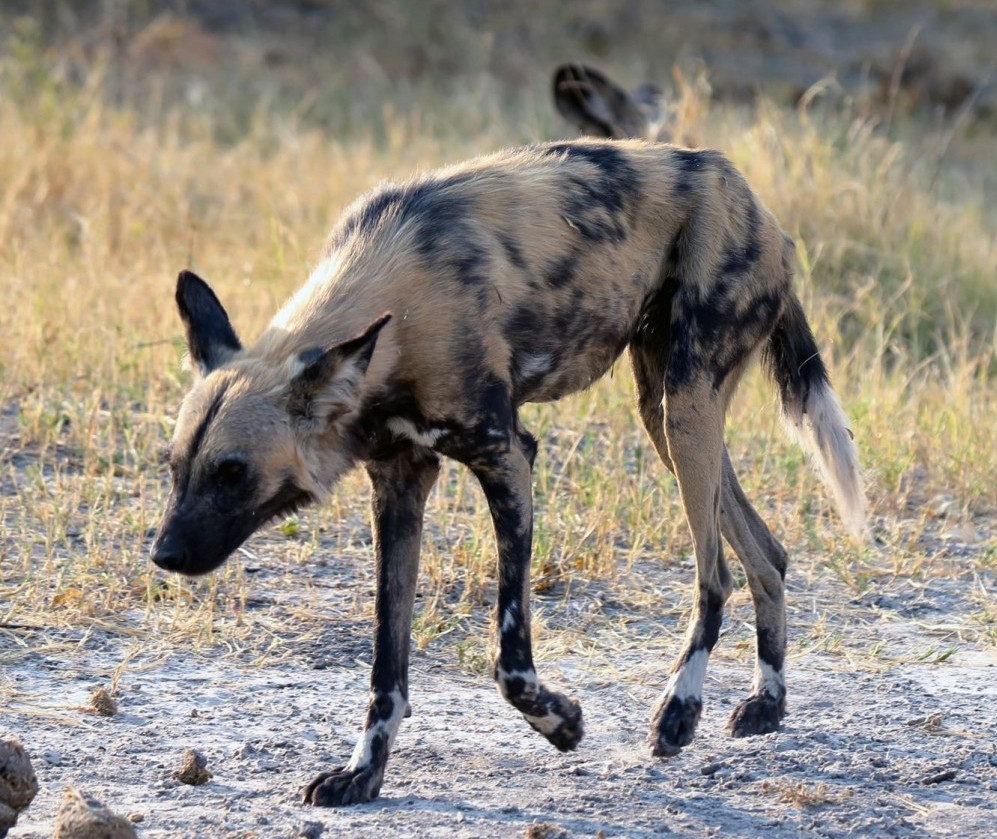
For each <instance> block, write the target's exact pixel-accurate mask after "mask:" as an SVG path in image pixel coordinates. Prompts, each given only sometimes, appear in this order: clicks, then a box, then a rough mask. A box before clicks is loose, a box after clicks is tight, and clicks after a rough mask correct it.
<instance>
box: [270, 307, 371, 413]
mask: <svg viewBox="0 0 997 839" xmlns="http://www.w3.org/2000/svg"><path fill="white" fill-rule="evenodd" d="M389 320H391V313H390V312H385V313H384V314H383V315H381V316H380V317H379V318H378V319H377V320H375V321H374V322H373V323H372V324H371V325H370V326H368V327H367V328H366V329H365V330H364V331H363V332H362V333H361V334H360V335H358V336H357V337H355V338H350V339H349V340H348V341H343V342H342V343H341V344H335V345H334V346H331V347H327V348H325V349H322V348H321V347H315V348H313V349H310V350H305V351H304V352H303V353H301V354H300V355H299V356H298V358H297V365H296V366H297V372H296V373H295V375H294V377H293V378H292V379H291V382H290V384H289V385H288V389H287V410H288V413H290V414H291V416H292V417H294V418H295V419H298V420H318V421H320V422H328V421H330V420H332V419H334V418H335V417H337V416H340V415H341V414H344V413H346V412H347V411H349V410H351V409H353V408H356V407H357V406H358V401H359V395H360V386H361V385H362V384H363V380H364V377H365V376H366V375H367V367H368V366H369V365H370V360H371V358H372V356H373V355H374V346H375V345H376V344H377V336H378V335H379V334H380V332H381V330H382V329H383V328H384V326H385V325H386V324H387V323H388V321H389Z"/></svg>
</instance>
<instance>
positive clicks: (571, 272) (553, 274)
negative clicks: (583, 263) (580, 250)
mask: <svg viewBox="0 0 997 839" xmlns="http://www.w3.org/2000/svg"><path fill="white" fill-rule="evenodd" d="M577 268H578V254H577V253H569V254H565V255H564V256H559V257H557V258H556V259H552V260H551V261H550V262H548V263H547V265H546V267H545V269H544V279H545V280H547V282H548V283H549V284H550V285H551V286H553V287H554V288H563V287H564V286H566V285H568V283H570V282H571V281H572V280H573V279H574V278H575V271H576V269H577Z"/></svg>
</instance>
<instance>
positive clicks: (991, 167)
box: [0, 0, 997, 634]
mask: <svg viewBox="0 0 997 839" xmlns="http://www.w3.org/2000/svg"><path fill="white" fill-rule="evenodd" d="M995 43H997V4H995V3H994V2H993V0H982V1H981V0H976V2H970V0H934V2H931V1H930V0H842V2H835V3H825V2H818V0H789V2H776V1H775V0H753V2H741V0H716V2H710V3H703V2H695V1H694V0H673V1H672V2H667V3H664V2H656V1H655V0H619V2H607V0H575V1H574V2H570V3H569V2H554V0H505V2H498V0H491V1H490V0H467V2H461V3H450V2H443V0H423V2H419V3H414V2H408V0H372V1H371V2H347V0H328V2H321V0H313V2H303V1H300V0H299V2H280V1H279V0H278V1H276V2H263V0H215V1H213V2H212V1H209V0H205V2H193V0H190V1H189V2H182V0H134V2H123V0H92V1H90V0H79V2H68V0H64V1H63V2H53V1H52V0H42V2H29V0H6V2H4V3H2V4H0V296H2V299H3V306H2V307H0V554H2V556H0V618H4V617H5V616H6V618H7V619H14V618H22V619H23V618H24V616H25V615H30V614H35V613H37V612H38V610H44V611H49V612H52V613H53V614H55V613H57V614H59V615H62V616H63V618H64V619H65V620H67V621H76V620H85V621H93V620H94V619H95V617H101V616H103V619H106V620H109V621H113V620H120V619H122V616H123V615H125V614H127V613H129V610H135V609H136V608H138V609H139V611H142V610H145V614H146V617H148V613H149V612H148V610H150V609H152V608H153V604H154V603H156V602H159V601H160V600H162V599H163V598H167V597H168V596H171V597H174V596H175V597H178V598H179V597H180V595H179V594H178V592H180V591H181V588H180V583H179V582H176V581H175V580H173V579H171V581H170V582H169V584H165V583H163V582H162V581H161V580H159V579H158V578H157V577H156V576H155V574H154V572H152V571H151V570H150V569H149V568H148V564H147V562H146V561H145V559H144V556H145V550H146V546H147V544H148V541H149V538H150V533H151V530H152V528H153V527H154V525H155V523H156V520H157V518H158V515H159V513H160V510H161V505H162V501H163V497H164V494H165V488H166V475H165V473H164V471H163V470H162V469H161V468H159V467H158V466H157V455H158V452H159V450H160V448H161V446H162V445H163V443H164V442H165V440H166V439H167V438H168V436H169V434H170V428H171V423H172V417H173V416H174V414H175V409H176V405H177V402H178V401H179V399H180V398H181V396H182V393H183V392H184V389H185V387H186V385H187V383H188V381H189V380H188V374H187V373H186V372H183V371H182V370H181V369H180V364H179V362H180V358H181V356H182V353H183V346H182V340H181V328H180V324H179V322H178V320H177V317H176V314H175V311H174V305H173V299H172V292H173V282H174V278H175V276H176V273H177V271H178V270H179V269H181V268H184V267H188V266H189V267H193V268H195V269H196V270H198V271H199V272H201V273H202V274H203V275H204V276H206V277H207V278H208V279H209V281H211V283H212V285H213V286H214V287H215V288H216V289H217V290H218V292H219V296H220V297H221V299H222V301H223V302H224V303H225V304H226V306H227V307H228V308H229V310H230V313H231V314H232V317H233V322H234V323H235V325H236V327H237V329H238V330H239V331H240V332H241V333H242V334H243V335H244V337H246V338H250V339H251V338H252V337H253V336H254V335H255V334H256V333H257V331H258V330H259V329H260V328H262V327H263V326H264V325H265V324H266V322H267V320H268V319H269V318H270V316H271V315H272V313H273V312H274V311H275V309H276V307H277V306H278V305H279V303H280V302H281V301H282V300H283V299H284V298H285V297H286V296H287V295H288V294H289V293H290V292H291V291H292V290H293V289H294V288H296V287H297V286H298V285H299V284H300V283H301V282H302V281H303V279H304V278H305V277H306V276H307V274H308V272H309V270H310V268H311V266H312V264H313V261H314V259H315V257H316V256H317V254H318V252H319V249H320V247H321V244H322V242H323V239H324V236H325V233H326V231H327V230H328V229H329V228H330V226H331V225H332V223H333V222H334V220H335V219H336V217H337V216H338V214H339V212H340V211H341V209H342V208H343V207H344V206H346V205H347V204H349V203H350V202H351V201H352V200H353V199H354V198H355V197H356V196H357V195H358V194H359V193H361V192H363V191H364V190H366V189H368V188H370V187H371V186H372V185H374V184H375V183H377V182H378V181H380V180H382V179H384V178H399V177H405V176H407V175H409V174H410V173H411V172H413V171H414V170H415V169H418V168H424V167H431V166H435V165H439V164H442V163H445V162H452V161H454V160H456V159H460V158H463V157H468V156H471V155H474V154H480V153H486V152H490V151H493V150H495V149H497V148H500V147H503V146H507V145H511V144H515V143H521V142H533V141H538V140H544V139H551V138H554V137H559V136H570V135H572V134H573V130H572V129H571V127H570V126H567V125H566V124H564V123H563V122H562V121H561V120H560V119H559V117H558V116H557V115H556V114H555V112H554V109H553V106H552V103H551V91H550V76H551V73H552V71H553V69H554V67H555V66H556V65H557V64H559V63H560V62H563V61H585V62H588V63H590V64H592V65H594V66H597V67H599V68H601V69H602V70H604V71H605V72H607V73H609V74H610V75H611V76H612V77H613V78H614V79H616V80H618V81H619V82H620V83H622V84H624V85H625V86H627V87H635V86H636V85H638V84H639V83H641V82H645V81H650V82H653V83H654V84H656V85H658V86H659V87H660V88H661V89H662V91H663V95H664V97H665V100H666V102H667V106H668V113H669V117H670V120H671V124H672V125H673V127H674V130H675V135H676V137H677V139H678V140H680V141H681V142H685V143H689V144H695V145H709V146H714V147H717V148H720V149H722V150H723V151H725V152H726V153H727V154H728V155H729V156H730V157H731V158H732V159H733V160H734V162H735V163H736V164H737V165H738V166H739V167H740V168H741V169H742V170H743V171H744V172H745V174H746V176H747V177H748V180H749V181H750V182H751V183H752V184H753V186H754V187H755V188H756V190H757V191H758V192H759V193H760V194H761V195H762V197H763V199H764V200H765V202H766V203H767V204H768V205H769V206H770V207H771V209H772V210H773V211H774V212H775V214H776V215H777V216H778V217H779V219H780V220H781V222H782V224H783V226H784V227H785V228H786V229H787V230H788V231H789V232H790V233H791V234H792V235H793V236H794V237H796V239H797V242H798V255H799V266H800V271H799V279H798V284H799V288H800V291H801V294H802V295H803V297H804V300H805V303H806V306H807V309H808V312H809V313H810V315H811V318H812V320H813V321H814V324H815V328H816V331H817V333H818V335H819V336H820V341H821V346H822V351H824V352H825V353H826V355H827V357H828V359H829V362H830V364H831V366H832V370H833V374H834V379H835V383H836V386H837V388H838V390H839V392H840V393H841V394H842V397H843V400H844V402H845V403H846V407H847V410H848V412H849V414H850V416H851V417H852V420H853V424H854V429H855V433H856V439H857V440H858V442H859V445H860V447H861V450H862V457H863V461H864V463H865V464H866V468H867V471H868V476H869V488H870V496H871V499H872V504H873V509H874V513H875V522H876V526H877V529H878V530H879V531H880V533H881V535H883V537H884V538H885V539H887V540H888V542H889V543H890V545H891V548H892V550H891V551H890V552H889V554H888V557H889V558H888V559H887V560H884V562H886V566H880V565H875V564H874V565H862V563H861V562H858V561H857V560H856V556H855V554H854V552H853V551H852V550H851V549H850V548H848V547H847V546H845V545H843V544H842V543H841V540H840V531H839V529H838V528H837V527H836V525H835V523H834V520H833V517H829V516H828V515H827V505H826V503H825V502H824V500H823V499H824V495H823V492H822V491H821V490H820V489H819V488H818V487H817V485H816V481H815V480H814V478H813V476H812V475H811V474H810V471H809V469H808V468H806V466H805V464H804V463H803V460H802V457H801V455H800V454H799V452H798V451H797V450H796V449H795V447H794V446H793V445H792V444H790V443H788V442H787V441H786V440H785V439H784V436H783V435H782V434H781V432H780V430H779V427H778V420H777V410H776V408H775V406H774V403H773V399H774V397H773V393H772V390H771V388H770V387H769V386H768V385H767V384H765V383H764V382H762V381H761V379H760V378H759V377H757V376H752V377H749V378H748V379H747V380H746V382H745V384H744V386H743V388H742V391H741V393H740V395H739V397H738V399H737V401H736V402H735V404H734V406H733V408H732V412H731V419H730V423H729V440H730V443H731V448H732V451H733V452H734V453H735V458H736V460H737V462H738V464H739V469H740V472H741V475H742V479H743V482H744V484H745V486H746V488H747V489H748V490H749V493H750V494H751V495H752V497H753V498H755V499H757V500H758V501H759V505H760V508H761V509H762V512H763V515H764V516H765V518H766V520H768V521H769V522H771V523H772V525H773V527H774V528H775V529H776V530H777V531H778V532H779V533H780V534H781V535H782V536H783V537H784V538H785V539H786V541H787V543H790V544H795V545H803V546H809V547H812V548H814V549H815V551H816V553H817V554H818V555H819V556H820V557H822V560H821V561H825V562H826V563H828V565H827V567H830V568H832V569H834V571H835V573H837V574H839V575H840V576H841V577H842V579H844V580H846V582H847V583H848V584H849V585H854V586H856V587H861V586H863V585H865V584H867V582H868V580H869V579H870V578H871V577H872V576H874V575H875V574H879V573H886V572H888V573H927V571H926V569H927V568H929V565H930V564H925V562H924V561H925V558H926V557H929V556H930V557H933V556H936V555H937V554H938V552H939V551H942V552H943V553H944V552H945V551H956V552H958V551H960V550H963V551H968V555H969V556H972V557H974V562H978V563H981V564H982V565H981V566H980V567H986V568H990V569H991V571H990V573H992V569H993V567H994V566H995V565H997V539H995V535H994V532H995V529H994V527H993V522H994V520H995V518H997V481H995V480H994V476H995V475H997V423H995V422H994V416H995V415H997V397H995V389H994V373H995V370H997V355H995V349H997V244H995V235H994V232H995V228H997V224H995V221H997V210H995V207H997V154H995V153H994V152H995V148H997V146H995V134H997V132H995V128H997V83H995V65H994V62H995V56H997V54H995V53H994V44H995ZM625 368H626V365H620V366H619V367H618V369H617V371H616V375H615V377H614V378H613V379H607V380H606V381H604V382H601V383H599V384H598V385H597V386H596V387H594V388H593V389H592V390H591V391H590V392H588V393H586V394H583V395H581V396H578V397H575V398H574V399H572V400H570V401H569V402H567V403H565V404H564V405H562V406H560V407H558V408H557V409H556V411H555V409H553V408H550V407H549V406H540V407H535V408H532V407H531V408H530V409H529V411H528V416H527V418H526V422H527V425H528V426H530V427H531V428H533V429H534V430H536V431H537V432H538V433H539V434H540V436H541V437H542V439H543V443H544V451H545V452H546V454H545V455H544V457H543V458H542V463H541V464H540V465H539V466H538V473H537V477H536V487H537V498H538V526H537V540H536V541H537V552H536V554H537V557H536V568H535V571H536V576H537V580H538V581H539V582H538V587H546V588H550V589H551V590H559V589H557V586H558V585H560V584H562V583H563V581H564V580H567V579H570V578H571V577H572V575H573V574H574V573H575V572H577V571H582V572H584V574H585V575H587V576H588V577H590V578H597V577H600V576H601V577H602V578H604V579H610V578H614V575H615V574H616V571H617V569H619V568H620V567H622V566H623V565H626V566H628V567H629V565H631V564H632V563H634V562H637V561H641V560H642V558H643V557H645V555H646V556H648V557H653V558H654V561H659V558H660V557H661V556H663V555H664V556H675V555H676V554H680V553H681V552H682V551H684V550H686V549H687V536H686V535H685V525H684V523H683V520H682V517H681V515H680V512H679V510H678V503H677V494H676V492H675V490H674V485H673V484H672V483H671V479H670V478H669V476H668V475H667V474H665V472H664V470H663V468H661V467H660V465H659V464H657V463H655V462H654V459H653V457H650V456H649V455H648V449H647V446H646V442H645V440H644V438H643V436H642V432H640V430H639V428H638V426H637V424H636V423H635V422H634V420H633V416H632V412H631V411H630V410H629V405H628V403H629V402H630V399H631V397H630V391H629V376H628V373H627V371H626V369H625ZM759 418H762V419H759ZM576 455H577V456H576ZM583 455H584V456H583ZM621 464H622V465H623V468H620V467H621ZM466 483H467V481H466V475H464V474H463V473H459V472H450V473H448V474H447V476H446V478H445V480H444V481H441V484H440V488H439V491H438V493H437V494H436V496H434V501H433V504H434V508H433V511H432V513H431V514H430V518H431V519H433V520H434V521H436V522H442V523H443V524H445V527H443V525H439V526H436V525H434V526H433V527H434V528H435V529H434V530H433V532H432V533H431V534H430V537H429V539H428V545H427V553H428V562H427V564H426V569H425V570H426V576H427V579H428V580H429V585H430V588H431V590H432V591H433V592H435V593H436V595H438V598H437V599H442V601H448V602H450V603H451V605H452V604H453V603H454V602H455V601H460V602H462V603H464V605H465V606H466V605H467V604H468V603H470V602H477V601H476V600H475V597H478V595H474V596H472V595H471V594H469V592H475V591H477V592H480V591H482V590H483V588H482V584H483V582H488V581H489V580H490V579H491V574H492V573H493V562H492V560H491V558H490V557H491V552H492V548H491V543H492V540H491V535H490V524H489V522H488V519H487V513H486V512H485V511H484V508H483V507H482V504H481V500H480V498H479V497H478V496H476V495H475V494H474V490H473V488H472V489H471V490H469V494H468V493H465V487H466ZM358 492H362V481H361V480H359V479H357V480H353V479H351V480H348V481H346V482H345V483H344V486H343V488H342V490H341V492H340V493H338V494H337V495H336V496H335V497H334V499H333V501H332V503H331V505H330V508H329V510H327V511H320V512H319V513H316V514H315V515H314V516H313V517H305V518H304V519H303V520H302V522H301V523H300V524H299V523H290V524H288V525H287V526H286V527H284V528H281V529H279V530H278V529H275V530H274V533H272V534H271V535H270V538H271V544H270V546H269V548H268V562H270V563H276V565H277V566H278V567H283V566H280V563H281V560H282V558H287V559H288V560H298V559H303V558H311V557H312V556H313V555H318V556H328V555H329V553H330V551H329V549H330V547H331V548H332V552H333V553H335V554H336V555H337V556H340V555H341V556H359V555H360V554H363V556H364V557H366V547H365V545H364V539H366V538H367V537H366V536H364V535H363V533H365V530H364V528H365V527H366V525H365V523H364V520H365V515H364V505H363V503H362V502H360V501H359V499H358V497H357V495H358ZM329 513H331V514H332V515H329ZM326 522H331V524H328V525H327V524H326ZM960 528H961V529H960ZM358 534H360V535H358ZM441 534H442V535H441ZM447 534H450V535H449V536H448V535H447ZM453 534H457V535H456V536H454V535H453ZM946 534H949V535H950V536H951V534H955V537H952V538H949V537H947V536H946ZM264 538H267V537H258V539H264ZM953 538H954V539H955V541H953ZM273 539H276V540H277V542H276V545H275V544H274V543H273V541H272V540H273ZM448 539H449V541H448ZM959 539H962V541H959ZM252 544H261V542H260V541H254V543H252ZM953 545H955V546H959V545H961V546H963V547H952V546H953ZM966 546H968V547H966ZM232 567H233V566H230V570H229V571H227V572H225V573H223V574H220V575H216V576H214V577H212V578H210V579H209V580H208V581H205V582H202V583H199V584H197V585H199V586H201V588H199V589H198V588H196V587H195V588H193V589H192V590H195V591H200V592H201V595H198V596H199V597H200V596H202V595H203V597H204V599H203V601H201V602H202V604H208V605H207V606H205V607H204V608H209V610H210V609H214V608H215V606H217V605H218V604H224V605H225V608H227V609H229V610H230V612H231V610H232V609H235V611H236V613H238V612H239V610H240V608H242V609H244V607H245V599H246V596H247V594H246V592H247V588H246V586H247V585H248V582H247V578H246V577H245V576H239V575H238V574H237V573H236V571H232V570H231V568H232ZM288 567H290V566H288ZM930 567H931V568H936V569H941V570H939V571H938V573H950V572H951V571H952V569H951V568H949V567H946V568H942V567H941V566H936V565H930ZM884 568H886V571H884ZM288 573H291V572H290V571H289V572H288ZM932 573H934V572H932ZM953 573H955V572H953ZM255 579H256V580H257V585H258V584H259V580H260V579H261V578H260V577H259V576H257V577H256V578H255ZM455 581H456V582H455ZM212 587H214V588H212ZM562 590H563V589H562ZM170 592H173V594H172V595H170V594H169V593H170ZM205 592H208V593H207V594H205ZM219 592H220V593H219ZM216 595H217V596H216ZM634 596H635V597H636V594H634ZM240 598H241V599H240ZM180 599H182V598H180ZM433 602H436V600H433ZM239 603H242V607H239V606H238V604H239ZM211 604H214V605H211ZM233 604H235V605H234V606H233ZM989 608H990V612H985V616H986V617H985V620H986V621H989V624H988V625H989V626H991V627H992V625H993V620H994V614H993V607H992V604H991V606H990V607H989ZM180 614H181V612H177V613H174V618H173V621H174V624H173V625H174V626H186V627H191V626H195V627H197V630H196V631H201V629H203V626H204V625H205V624H204V623H203V622H198V620H199V619H198V620H195V621H194V622H193V623H192V622H190V621H187V622H184V621H183V620H181V619H180V618H178V615H180ZM422 614H423V616H424V617H425V616H426V615H429V618H426V621H427V625H428V626H436V624H434V623H433V620H432V618H433V616H434V615H435V612H433V611H432V609H428V610H427V611H424V612H423V613H422ZM240 620H241V619H240ZM260 620H262V618H260ZM237 623H238V621H237ZM247 625H248V624H247ZM255 625H256V626H257V627H258V626H259V621H257V623H256V624H255ZM439 631H440V632H442V631H444V630H443V629H439ZM430 634H432V633H430Z"/></svg>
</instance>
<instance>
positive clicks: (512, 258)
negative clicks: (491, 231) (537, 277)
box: [499, 235, 529, 271]
mask: <svg viewBox="0 0 997 839" xmlns="http://www.w3.org/2000/svg"><path fill="white" fill-rule="evenodd" d="M499 243H500V244H501V245H502V249H503V250H504V251H505V255H506V257H507V258H508V260H509V264H510V265H512V267H513V268H518V269H519V270H520V271H525V270H527V268H528V267H529V266H528V265H527V264H526V257H524V256H523V249H522V248H521V247H520V246H519V243H518V242H517V241H516V240H515V239H514V238H513V237H512V236H507V235H500V236H499Z"/></svg>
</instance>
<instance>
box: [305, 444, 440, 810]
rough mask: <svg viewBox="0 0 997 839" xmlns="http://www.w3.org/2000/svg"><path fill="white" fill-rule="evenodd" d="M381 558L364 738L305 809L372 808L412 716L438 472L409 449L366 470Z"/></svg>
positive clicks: (316, 788)
mask: <svg viewBox="0 0 997 839" xmlns="http://www.w3.org/2000/svg"><path fill="white" fill-rule="evenodd" d="M367 473H368V475H369V476H370V482H371V487H372V493H371V506H372V517H373V524H374V550H375V554H376V557H377V593H376V595H375V611H376V620H377V625H376V630H375V636H374V663H373V668H372V671H371V677H370V703H369V704H368V706H367V718H366V720H365V721H364V727H363V732H362V733H361V735H360V740H359V741H358V742H357V746H356V749H355V750H354V751H353V757H352V758H351V759H350V762H349V763H348V764H346V766H343V767H340V768H339V769H335V770H333V771H332V772H323V773H322V774H321V775H319V776H318V777H317V778H316V779H315V780H314V781H312V782H311V783H310V784H309V785H308V786H307V787H306V788H305V789H304V790H303V795H304V802H305V803H306V804H316V805H318V806H323V807H334V806H337V805H343V804H357V803H359V802H362V801H370V800H371V799H372V798H375V797H376V796H377V794H378V792H380V790H381V782H382V780H383V779H384V767H385V765H386V764H387V762H388V753H389V752H390V751H391V745H392V743H393V742H394V739H395V735H396V734H397V733H398V728H399V726H400V725H401V721H402V718H403V717H405V716H406V715H407V713H408V708H409V705H408V657H409V639H410V635H411V630H412V609H413V605H414V602H415V585H416V579H417V577H418V571H419V545H420V541H421V538H422V518H423V512H424V510H425V507H426V498H427V496H428V495H429V491H430V489H431V488H432V486H433V483H434V482H435V480H436V476H437V474H438V473H439V459H438V458H437V457H436V456H435V455H434V454H432V453H430V452H425V451H419V450H408V451H406V452H405V453H403V454H401V455H396V456H395V457H393V458H392V459H391V460H384V461H376V462H371V463H369V464H368V465H367Z"/></svg>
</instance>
